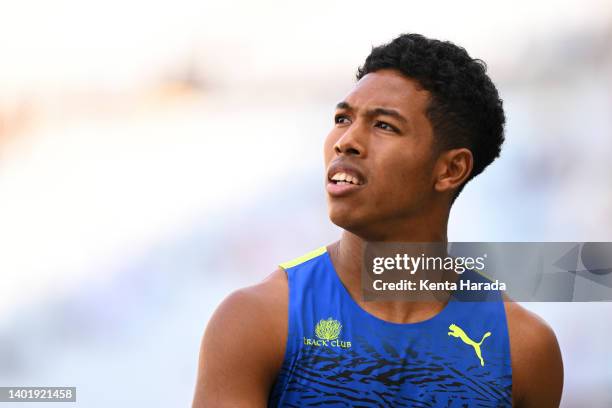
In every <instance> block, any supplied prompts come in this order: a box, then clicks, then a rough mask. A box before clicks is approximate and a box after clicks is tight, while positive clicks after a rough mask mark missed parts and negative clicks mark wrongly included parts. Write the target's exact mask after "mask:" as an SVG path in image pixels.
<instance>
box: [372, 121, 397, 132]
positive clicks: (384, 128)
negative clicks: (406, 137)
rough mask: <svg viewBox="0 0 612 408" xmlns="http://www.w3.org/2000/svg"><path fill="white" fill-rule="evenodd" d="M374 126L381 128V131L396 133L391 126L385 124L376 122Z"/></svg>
mask: <svg viewBox="0 0 612 408" xmlns="http://www.w3.org/2000/svg"><path fill="white" fill-rule="evenodd" d="M375 126H376V127H379V128H381V129H382V130H387V131H389V132H397V129H396V128H395V127H394V126H391V125H390V124H388V123H385V122H376V125H375Z"/></svg>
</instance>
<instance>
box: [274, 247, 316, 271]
mask: <svg viewBox="0 0 612 408" xmlns="http://www.w3.org/2000/svg"><path fill="white" fill-rule="evenodd" d="M325 252H327V247H324V246H322V247H320V248H317V249H315V250H314V251H310V252H309V253H307V254H305V255H302V256H299V257H297V258H295V259H292V260H291V261H287V262H283V263H282V264H280V265H279V266H280V267H281V268H283V269H289V268H293V267H294V266H297V265H299V264H301V263H304V262H306V261H310V260H311V259H313V258H316V257H317V256H319V255H322V254H324V253H325Z"/></svg>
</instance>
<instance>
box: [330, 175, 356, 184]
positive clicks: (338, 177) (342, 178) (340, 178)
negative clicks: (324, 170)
mask: <svg viewBox="0 0 612 408" xmlns="http://www.w3.org/2000/svg"><path fill="white" fill-rule="evenodd" d="M331 179H332V180H333V181H346V182H349V183H351V184H361V181H360V180H359V179H358V178H357V177H355V176H351V175H349V174H346V173H336V174H334V175H333V176H332V178H331Z"/></svg>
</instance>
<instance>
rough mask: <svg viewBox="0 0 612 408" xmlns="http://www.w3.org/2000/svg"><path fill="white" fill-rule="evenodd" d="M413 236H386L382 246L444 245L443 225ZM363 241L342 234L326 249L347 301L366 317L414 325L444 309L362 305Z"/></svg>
mask: <svg viewBox="0 0 612 408" xmlns="http://www.w3.org/2000/svg"><path fill="white" fill-rule="evenodd" d="M418 231H419V233H416V234H415V233H413V234H390V235H389V236H387V237H386V239H385V240H384V241H385V242H442V243H446V242H447V241H448V239H447V235H446V221H445V222H444V225H443V228H439V229H420V230H418ZM366 242H367V241H366V240H364V239H363V238H362V237H360V236H358V235H356V234H354V233H352V232H349V231H344V232H343V233H342V236H341V238H340V240H339V241H337V242H335V243H333V244H331V245H330V246H329V248H328V249H329V254H330V257H331V259H332V262H333V264H334V267H335V269H336V272H337V273H338V276H339V278H340V280H341V281H342V283H343V284H344V286H345V287H346V289H347V290H348V292H349V293H350V295H351V297H352V298H353V299H354V300H355V301H356V302H357V303H358V304H359V305H360V306H361V307H362V308H363V309H365V310H366V311H368V312H369V313H371V314H373V315H375V316H377V317H379V318H381V319H383V320H387V321H392V322H395V323H414V322H418V321H422V320H426V319H429V318H431V317H433V316H434V315H435V314H437V313H438V312H439V311H441V310H442V308H444V306H445V303H444V302H433V301H432V302H419V301H376V302H367V303H366V302H363V300H362V288H361V267H362V256H363V250H364V246H365V244H366Z"/></svg>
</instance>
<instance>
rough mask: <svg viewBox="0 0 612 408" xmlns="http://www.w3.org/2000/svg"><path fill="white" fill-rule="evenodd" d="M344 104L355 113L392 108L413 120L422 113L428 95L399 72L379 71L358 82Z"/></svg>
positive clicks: (426, 103) (427, 101) (417, 84)
mask: <svg viewBox="0 0 612 408" xmlns="http://www.w3.org/2000/svg"><path fill="white" fill-rule="evenodd" d="M344 101H345V102H348V103H349V104H350V105H351V106H353V107H355V108H356V109H358V110H361V109H369V108H376V107H384V108H393V109H396V110H398V111H400V113H403V114H405V115H406V116H407V117H409V118H414V117H415V116H419V115H423V114H424V113H425V109H426V107H427V105H428V103H429V92H428V91H426V90H424V89H423V88H422V87H421V86H420V84H419V83H418V82H417V81H415V80H413V79H410V78H408V77H406V76H404V75H402V74H401V73H400V72H399V71H396V70H391V69H382V70H379V71H376V72H371V73H369V74H367V75H365V76H364V77H363V78H361V79H360V80H359V82H357V84H356V85H355V87H354V88H353V89H352V90H351V91H350V92H349V94H348V95H346V97H345V98H344Z"/></svg>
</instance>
